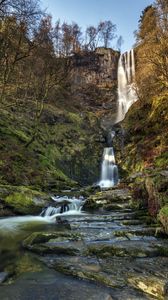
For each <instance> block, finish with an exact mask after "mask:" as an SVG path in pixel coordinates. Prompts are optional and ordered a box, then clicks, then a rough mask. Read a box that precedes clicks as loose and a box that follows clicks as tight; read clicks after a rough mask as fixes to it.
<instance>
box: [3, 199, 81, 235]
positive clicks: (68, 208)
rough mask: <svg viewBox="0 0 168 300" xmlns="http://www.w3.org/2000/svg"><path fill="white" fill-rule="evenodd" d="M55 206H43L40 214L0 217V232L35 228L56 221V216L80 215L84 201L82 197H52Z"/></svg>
mask: <svg viewBox="0 0 168 300" xmlns="http://www.w3.org/2000/svg"><path fill="white" fill-rule="evenodd" d="M52 199H53V200H54V201H55V205H56V206H49V207H47V208H44V210H43V211H42V213H41V214H40V216H19V217H7V218H2V219H0V233H5V232H8V233H10V232H11V233H14V232H18V231H21V230H26V229H27V228H29V226H31V227H32V228H36V227H38V226H39V225H43V224H52V223H56V218H57V217H61V216H67V217H68V216H72V215H81V214H82V207H83V205H84V203H85V200H84V198H83V197H79V198H75V197H73V198H68V197H67V196H64V197H52Z"/></svg>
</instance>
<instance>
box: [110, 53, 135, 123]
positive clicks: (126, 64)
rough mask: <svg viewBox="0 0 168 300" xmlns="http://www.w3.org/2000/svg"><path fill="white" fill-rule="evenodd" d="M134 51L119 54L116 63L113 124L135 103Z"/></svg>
mask: <svg viewBox="0 0 168 300" xmlns="http://www.w3.org/2000/svg"><path fill="white" fill-rule="evenodd" d="M134 80H135V58H134V49H131V50H130V51H129V52H125V53H124V54H121V56H120V58H119V62H118V111H117V116H116V120H115V124H116V123H118V122H121V121H122V120H123V119H124V117H125V115H126V113H127V111H128V110H129V108H130V107H131V105H132V104H133V103H134V102H136V101H137V95H136V92H135V88H134Z"/></svg>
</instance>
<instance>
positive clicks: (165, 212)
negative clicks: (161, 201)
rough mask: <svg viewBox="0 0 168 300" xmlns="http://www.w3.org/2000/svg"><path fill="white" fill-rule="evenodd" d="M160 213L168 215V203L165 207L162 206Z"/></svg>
mask: <svg viewBox="0 0 168 300" xmlns="http://www.w3.org/2000/svg"><path fill="white" fill-rule="evenodd" d="M159 214H162V215H165V216H167V217H168V205H165V206H164V207H162V209H161V210H160V212H159Z"/></svg>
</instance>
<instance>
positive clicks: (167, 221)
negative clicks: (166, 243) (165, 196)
mask: <svg viewBox="0 0 168 300" xmlns="http://www.w3.org/2000/svg"><path fill="white" fill-rule="evenodd" d="M158 219H159V221H160V222H161V224H162V226H163V228H164V231H165V233H166V234H168V205H165V206H164V207H162V209H161V210H160V211H159V214H158Z"/></svg>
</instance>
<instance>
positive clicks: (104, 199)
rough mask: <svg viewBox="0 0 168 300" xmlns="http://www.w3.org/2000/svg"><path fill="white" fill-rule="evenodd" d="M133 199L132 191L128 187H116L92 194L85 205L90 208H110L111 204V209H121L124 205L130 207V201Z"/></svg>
mask: <svg viewBox="0 0 168 300" xmlns="http://www.w3.org/2000/svg"><path fill="white" fill-rule="evenodd" d="M131 199H132V197H131V193H130V191H129V190H128V189H125V188H124V189H115V188H114V189H110V190H106V191H102V192H98V193H96V194H94V195H92V196H90V197H89V198H88V200H87V203H86V205H85V206H86V207H88V208H100V207H103V208H104V209H106V208H107V209H108V210H110V205H111V209H117V208H119V209H120V208H122V205H123V206H127V207H129V204H128V202H129V201H130V200H131ZM118 202H119V203H118ZM126 202H127V204H126ZM122 203H124V204H122Z"/></svg>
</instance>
